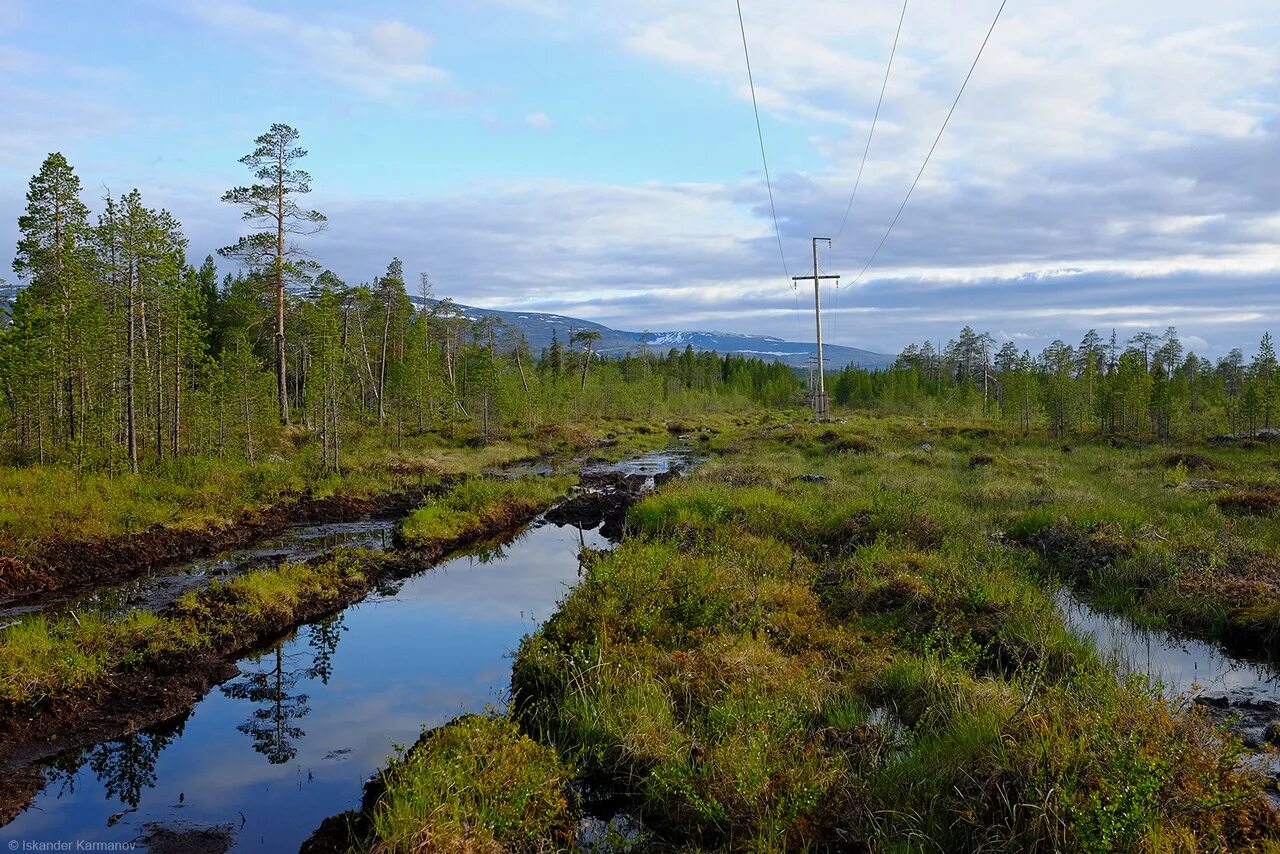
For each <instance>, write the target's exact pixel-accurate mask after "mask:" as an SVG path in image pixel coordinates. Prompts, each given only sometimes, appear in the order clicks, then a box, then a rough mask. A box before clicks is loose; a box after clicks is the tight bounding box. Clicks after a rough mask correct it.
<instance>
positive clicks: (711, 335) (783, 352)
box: [458, 305, 896, 370]
mask: <svg viewBox="0 0 1280 854" xmlns="http://www.w3.org/2000/svg"><path fill="white" fill-rule="evenodd" d="M458 308H459V309H460V310H461V311H462V313H463V314H464V315H465V316H466V317H467V318H469V319H471V320H478V319H480V318H482V317H496V318H498V319H499V320H501V321H502V322H503V323H505V324H507V325H508V326H511V327H514V328H515V329H518V330H519V331H520V332H521V333H522V334H523V335H524V337H525V339H526V340H528V342H529V346H530V347H531V348H533V350H534V352H535V353H536V352H538V351H539V350H541V349H542V348H543V347H548V346H550V345H551V335H552V332H553V331H554V332H555V333H556V334H558V335H559V337H560V341H561V342H562V343H565V344H567V343H568V342H569V336H570V335H571V334H573V332H576V331H578V330H582V329H593V330H595V331H596V332H599V333H600V336H601V337H600V343H599V344H598V345H597V348H596V349H597V352H600V353H602V354H604V355H607V356H621V355H623V354H625V353H634V352H637V351H638V350H640V348H641V347H642V346H644V345H645V344H647V345H648V347H649V349H650V350H654V351H656V352H659V353H665V352H666V351H667V350H669V349H671V348H673V347H674V348H675V349H677V350H683V349H684V348H685V347H687V346H692V347H693V349H694V350H714V351H715V352H717V353H720V354H729V353H733V354H737V355H742V356H746V357H748V358H752V357H754V358H759V359H764V360H765V361H774V360H776V361H779V362H784V363H785V364H788V365H791V366H793V367H797V368H803V367H806V366H807V365H808V364H809V360H810V358H811V357H812V356H813V354H814V350H815V348H814V345H813V344H812V343H807V342H806V343H800V342H795V341H784V340H783V339H781V338H774V337H772V336H769V335H743V334H741V333H737V332H648V333H645V332H626V331H624V330H621V329H611V328H610V327H608V326H604V325H602V324H599V323H593V322H591V321H590V320H582V319H581V318H576V317H566V316H564V315H561V314H543V313H539V312H534V311H497V310H495V309H488V308H476V307H474V306H468V305H459V306H458ZM823 356H824V357H825V358H826V360H827V367H828V368H829V369H831V370H839V369H841V368H843V367H845V366H846V365H856V366H858V367H862V368H872V369H873V368H886V367H889V366H890V365H892V364H893V363H894V361H896V357H895V356H890V355H887V354H885V353H873V352H871V351H870V350H860V349H858V348H857V347H844V346H841V345H839V344H824V345H823Z"/></svg>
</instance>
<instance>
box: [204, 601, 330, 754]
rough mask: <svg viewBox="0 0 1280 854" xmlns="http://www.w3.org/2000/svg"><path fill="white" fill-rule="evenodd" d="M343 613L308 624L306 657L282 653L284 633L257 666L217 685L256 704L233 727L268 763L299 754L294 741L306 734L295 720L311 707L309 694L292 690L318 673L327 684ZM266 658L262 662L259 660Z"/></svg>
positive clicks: (229, 693)
mask: <svg viewBox="0 0 1280 854" xmlns="http://www.w3.org/2000/svg"><path fill="white" fill-rule="evenodd" d="M342 631H343V626H342V615H338V616H336V617H333V618H331V619H328V620H325V621H323V622H320V623H316V624H314V625H312V626H309V627H308V630H307V646H308V647H310V650H311V656H310V661H309V662H307V663H306V664H302V663H300V662H298V659H299V658H301V657H303V656H302V655H299V654H290V655H285V652H284V646H285V643H286V642H289V641H292V640H293V638H288V639H286V640H284V641H280V642H279V643H277V644H276V645H275V648H274V650H273V652H272V653H270V654H268V655H264V656H262V657H261V658H260V659H259V660H258V665H259V667H258V669H257V670H255V671H252V672H249V673H245V674H244V675H243V676H241V677H240V678H239V679H236V680H235V681H232V682H228V683H227V684H226V685H223V686H222V693H223V694H225V695H226V696H228V697H230V698H232V699H233V700H248V701H249V702H250V703H253V704H255V705H256V706H257V708H255V709H254V710H253V711H252V712H251V713H250V715H249V719H248V720H246V721H245V722H244V723H242V724H240V725H239V726H238V727H236V729H238V730H240V732H242V733H244V734H245V735H247V736H249V737H250V738H251V739H253V749H254V750H256V751H258V752H259V753H261V754H262V755H263V756H265V757H267V761H268V762H270V763H271V764H272V765H282V764H284V763H285V762H288V761H289V760H291V759H293V758H294V757H295V756H297V755H298V748H297V747H296V746H295V742H297V741H298V740H299V739H301V738H303V737H304V736H305V735H306V731H305V730H304V729H302V727H300V726H298V722H299V721H301V720H302V718H304V717H306V716H307V714H308V713H310V711H311V707H310V706H308V705H307V701H308V699H309V697H308V696H307V695H306V694H305V693H302V692H300V691H297V690H296V689H297V687H298V682H299V681H301V680H303V679H319V680H320V682H321V683H322V684H326V685H327V684H328V683H329V679H330V678H332V676H333V656H334V653H335V652H336V651H337V648H338V640H339V639H340V638H341V636H342ZM264 661H265V662H266V665H267V666H265V667H263V666H262V665H263V662H264Z"/></svg>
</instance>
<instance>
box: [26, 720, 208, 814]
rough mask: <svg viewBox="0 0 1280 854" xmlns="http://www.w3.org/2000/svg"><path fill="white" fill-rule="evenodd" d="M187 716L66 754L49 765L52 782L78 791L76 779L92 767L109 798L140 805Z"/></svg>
mask: <svg viewBox="0 0 1280 854" xmlns="http://www.w3.org/2000/svg"><path fill="white" fill-rule="evenodd" d="M186 722H187V715H183V716H182V717H180V718H177V719H175V720H172V721H169V722H167V723H164V724H161V725H160V726H157V727H153V728H152V729H149V730H145V731H143V732H139V733H134V734H133V735H131V736H128V737H127V738H123V739H120V740H119V741H108V742H104V743H102V744H98V745H95V746H94V747H91V748H89V749H88V750H82V751H79V752H77V753H74V754H70V755H64V756H61V757H59V758H57V759H55V760H54V761H53V762H52V763H51V764H50V766H49V784H50V785H53V784H55V783H59V782H60V783H61V786H62V791H64V792H75V778H76V775H77V774H78V773H79V772H80V769H81V768H83V767H84V766H86V765H87V766H88V767H89V769H90V770H91V771H93V773H94V774H95V775H97V777H98V781H99V782H100V783H102V787H103V789H104V790H105V795H106V797H107V799H108V800H110V799H112V798H115V799H118V800H119V801H120V802H121V803H123V804H125V805H127V806H130V807H136V806H137V805H138V803H139V801H141V800H142V793H143V791H144V790H146V789H150V788H153V787H154V786H155V784H156V762H157V761H158V760H159V758H160V754H161V753H162V752H163V751H164V749H165V748H166V747H168V746H169V745H170V744H172V743H173V742H174V741H175V740H176V739H177V738H178V737H179V736H180V735H182V728H183V727H184V726H185V725H186Z"/></svg>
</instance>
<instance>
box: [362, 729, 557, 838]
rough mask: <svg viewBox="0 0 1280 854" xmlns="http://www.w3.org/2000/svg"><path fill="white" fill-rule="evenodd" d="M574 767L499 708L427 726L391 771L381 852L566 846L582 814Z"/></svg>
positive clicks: (376, 816)
mask: <svg viewBox="0 0 1280 854" xmlns="http://www.w3.org/2000/svg"><path fill="white" fill-rule="evenodd" d="M570 777H571V772H570V771H569V769H567V768H566V767H565V766H564V765H563V764H562V763H561V762H560V760H559V758H558V757H557V756H556V752H555V751H554V750H551V749H550V748H547V747H543V746H542V745H539V744H538V743H537V742H535V741H533V740H531V739H529V738H528V737H527V736H524V735H522V734H521V733H520V731H519V729H518V728H517V727H516V726H515V724H513V723H511V722H510V721H509V720H506V719H504V718H500V717H496V716H493V715H485V716H480V715H467V716H466V717H462V718H459V719H458V720H456V721H453V722H452V723H449V724H447V725H445V726H443V727H440V728H438V729H435V730H432V731H430V732H428V733H426V734H425V735H424V736H423V737H422V740H421V741H419V743H418V744H417V745H416V746H415V747H414V748H413V749H412V750H411V751H410V752H409V754H408V755H407V756H406V757H405V758H404V760H403V761H401V762H399V763H397V764H396V765H395V766H394V767H393V768H392V770H391V771H389V772H387V773H386V775H385V779H384V782H385V784H386V791H385V793H384V794H383V795H382V797H381V798H380V799H379V800H378V804H377V807H376V808H375V810H374V813H373V828H374V833H373V839H372V840H371V841H370V842H369V843H368V844H369V845H370V847H371V849H372V850H373V851H377V852H388V854H389V852H415V854H416V853H417V852H458V851H474V852H490V851H493V852H496V851H510V852H516V854H521V853H522V852H550V851H555V850H564V847H565V846H566V844H567V843H568V842H569V840H570V839H571V838H572V832H573V830H574V826H575V823H576V818H577V817H576V815H575V813H574V810H573V809H572V808H571V806H570V804H569V800H568V797H567V794H566V791H567V785H568V782H569V779H570Z"/></svg>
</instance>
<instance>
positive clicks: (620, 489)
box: [547, 472, 679, 540]
mask: <svg viewBox="0 0 1280 854" xmlns="http://www.w3.org/2000/svg"><path fill="white" fill-rule="evenodd" d="M666 474H667V475H668V477H663V476H662V475H659V477H662V478H663V480H662V482H665V481H666V480H667V479H669V477H678V476H679V475H678V473H674V472H668V473H666ZM654 480H655V482H656V481H658V478H654ZM647 481H648V478H646V477H645V476H644V475H642V474H624V473H622V472H600V473H595V474H584V475H583V476H582V480H581V485H580V486H579V488H578V489H577V490H575V492H574V494H573V495H571V496H570V497H569V499H568V500H566V501H563V502H561V503H560V504H558V505H556V506H555V507H553V508H552V509H551V510H549V511H547V521H548V522H552V523H554V524H556V525H573V526H576V527H579V528H584V529H587V530H590V529H593V528H595V527H596V526H597V525H600V526H601V528H600V533H601V534H602V535H604V536H605V537H607V538H609V539H611V540H620V539H622V535H623V531H624V528H625V527H626V521H627V511H628V510H630V509H631V505H633V504H635V503H636V501H637V500H638V499H639V498H640V495H641V494H642V493H643V492H644V487H645V483H646V482H647Z"/></svg>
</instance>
